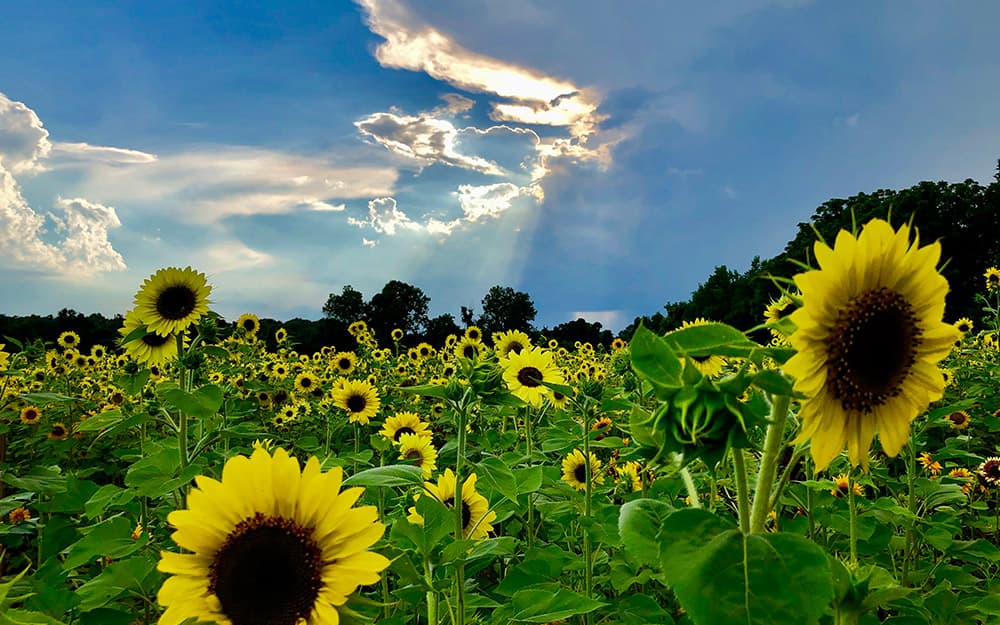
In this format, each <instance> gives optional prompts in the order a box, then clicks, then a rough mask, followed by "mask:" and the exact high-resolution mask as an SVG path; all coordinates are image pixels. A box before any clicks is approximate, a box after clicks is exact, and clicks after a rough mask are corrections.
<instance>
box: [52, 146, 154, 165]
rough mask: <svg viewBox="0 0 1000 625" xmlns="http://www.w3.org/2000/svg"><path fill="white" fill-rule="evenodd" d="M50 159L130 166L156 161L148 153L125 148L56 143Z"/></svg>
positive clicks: (152, 155)
mask: <svg viewBox="0 0 1000 625" xmlns="http://www.w3.org/2000/svg"><path fill="white" fill-rule="evenodd" d="M52 158H53V159H59V158H62V159H68V160H76V161H97V162H101V163H108V164H111V165H113V164H123V165H130V164H138V163H152V162H153V161H155V160H156V155H155V154H150V153H148V152H141V151H139V150H129V149H127V148H113V147H108V146H103V145H90V144H89V143H65V142H58V143H55V144H53V145H52Z"/></svg>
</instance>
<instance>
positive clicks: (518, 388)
mask: <svg viewBox="0 0 1000 625" xmlns="http://www.w3.org/2000/svg"><path fill="white" fill-rule="evenodd" d="M500 364H501V366H502V367H503V379H504V382H506V383H507V388H509V389H510V392H511V393H513V394H514V395H515V396H516V397H518V398H520V399H522V400H524V401H525V402H527V403H529V404H531V405H532V406H534V407H536V408H538V407H539V406H541V405H542V399H544V398H545V397H548V396H550V395H551V391H550V390H549V388H548V387H547V386H545V385H543V384H542V382H549V383H552V384H563V382H564V380H563V376H562V372H561V371H560V370H559V367H557V366H556V365H555V362H554V361H553V359H552V352H548V351H545V350H543V349H542V348H540V347H532V348H530V349H525V350H522V351H521V352H520V353H518V354H511V355H510V357H508V358H506V359H504V360H503V361H501V363H500Z"/></svg>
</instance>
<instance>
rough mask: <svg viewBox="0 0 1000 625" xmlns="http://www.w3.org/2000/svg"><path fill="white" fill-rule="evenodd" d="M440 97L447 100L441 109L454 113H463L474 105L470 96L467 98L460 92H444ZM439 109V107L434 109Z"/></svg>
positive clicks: (474, 102)
mask: <svg viewBox="0 0 1000 625" xmlns="http://www.w3.org/2000/svg"><path fill="white" fill-rule="evenodd" d="M441 99H442V100H444V101H445V102H447V104H446V105H445V106H444V108H443V111H444V112H448V113H451V114H452V115H456V114H458V113H464V112H466V111H468V110H470V109H472V107H473V106H475V104H476V101H475V100H473V99H472V98H467V97H465V96H464V95H462V94H460V93H445V94H443V95H442V96H441ZM435 110H440V109H435Z"/></svg>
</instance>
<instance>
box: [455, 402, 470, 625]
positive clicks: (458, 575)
mask: <svg viewBox="0 0 1000 625" xmlns="http://www.w3.org/2000/svg"><path fill="white" fill-rule="evenodd" d="M468 418H469V406H468V393H466V395H465V396H464V397H462V404H461V406H460V407H459V410H458V449H457V450H456V457H455V502H454V506H453V508H454V512H455V540H462V539H463V538H464V535H465V524H464V523H463V522H462V508H463V502H462V487H463V486H464V482H465V441H466V431H465V428H466V424H467V423H468ZM455 616H456V619H455V623H456V625H465V562H464V560H461V559H459V560H458V562H457V563H456V564H455Z"/></svg>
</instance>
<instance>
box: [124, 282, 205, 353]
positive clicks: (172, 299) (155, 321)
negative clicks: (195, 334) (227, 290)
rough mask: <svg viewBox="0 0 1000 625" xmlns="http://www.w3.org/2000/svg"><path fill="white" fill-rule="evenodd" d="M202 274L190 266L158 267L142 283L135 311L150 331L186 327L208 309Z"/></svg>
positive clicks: (166, 333)
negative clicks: (182, 267)
mask: <svg viewBox="0 0 1000 625" xmlns="http://www.w3.org/2000/svg"><path fill="white" fill-rule="evenodd" d="M211 292H212V287H210V286H209V285H208V282H207V281H206V279H205V274H203V273H200V272H198V271H195V270H194V269H191V268H190V267H185V268H184V269H178V268H176V267H167V268H165V269H160V270H158V271H157V272H156V273H154V274H153V275H152V276H150V277H149V278H147V279H146V281H145V282H143V283H142V288H141V289H139V292H138V293H137V294H136V296H135V311H136V314H137V315H139V319H141V320H142V322H143V323H145V324H146V327H147V329H148V330H149V331H150V332H155V333H157V334H159V335H161V336H167V335H168V334H173V333H175V332H180V331H182V330H185V329H187V327H188V326H190V325H191V324H192V323H194V322H195V321H197V320H198V319H199V318H200V317H201V316H202V315H204V314H205V313H207V312H208V294H209V293H211Z"/></svg>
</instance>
